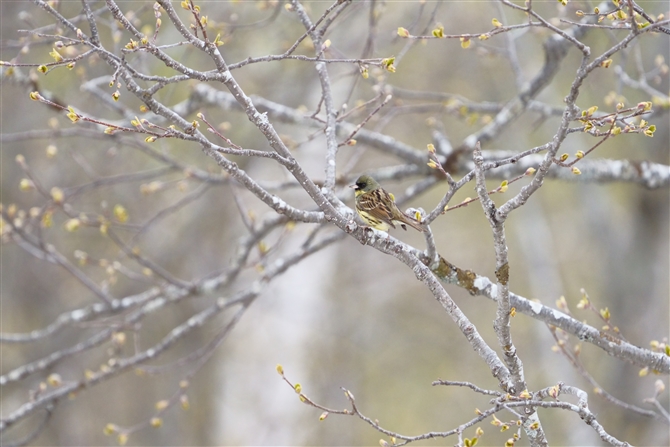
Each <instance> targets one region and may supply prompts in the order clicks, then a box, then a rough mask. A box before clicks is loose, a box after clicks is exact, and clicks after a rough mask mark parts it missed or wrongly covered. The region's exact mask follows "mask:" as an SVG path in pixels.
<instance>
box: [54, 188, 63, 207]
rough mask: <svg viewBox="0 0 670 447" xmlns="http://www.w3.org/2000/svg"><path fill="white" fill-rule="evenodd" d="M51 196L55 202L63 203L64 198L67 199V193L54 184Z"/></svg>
mask: <svg viewBox="0 0 670 447" xmlns="http://www.w3.org/2000/svg"><path fill="white" fill-rule="evenodd" d="M51 198H52V199H53V201H54V202H56V203H58V204H61V203H63V200H65V193H63V190H62V189H60V188H59V187H57V186H54V187H53V188H51Z"/></svg>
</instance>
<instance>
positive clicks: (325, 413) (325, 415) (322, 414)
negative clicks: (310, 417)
mask: <svg viewBox="0 0 670 447" xmlns="http://www.w3.org/2000/svg"><path fill="white" fill-rule="evenodd" d="M327 417H328V412H327V411H324V412H323V413H321V416H319V420H320V421H323V420H324V419H326V418H327Z"/></svg>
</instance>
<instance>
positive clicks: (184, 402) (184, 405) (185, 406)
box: [179, 394, 191, 410]
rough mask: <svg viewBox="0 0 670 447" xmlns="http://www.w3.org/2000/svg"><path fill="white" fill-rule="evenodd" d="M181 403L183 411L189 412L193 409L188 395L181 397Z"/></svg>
mask: <svg viewBox="0 0 670 447" xmlns="http://www.w3.org/2000/svg"><path fill="white" fill-rule="evenodd" d="M179 403H180V404H181V408H182V410H188V409H189V408H190V407H191V404H190V403H189V401H188V396H187V395H186V394H182V395H181V396H179Z"/></svg>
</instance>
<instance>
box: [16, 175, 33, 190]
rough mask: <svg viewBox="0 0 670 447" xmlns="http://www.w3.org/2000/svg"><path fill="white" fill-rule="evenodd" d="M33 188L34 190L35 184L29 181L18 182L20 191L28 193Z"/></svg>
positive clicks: (23, 179) (24, 179) (25, 179)
mask: <svg viewBox="0 0 670 447" xmlns="http://www.w3.org/2000/svg"><path fill="white" fill-rule="evenodd" d="M34 188H35V184H34V183H33V181H32V180H30V179H27V178H22V179H21V181H20V182H19V189H20V190H21V191H30V190H32V189H34Z"/></svg>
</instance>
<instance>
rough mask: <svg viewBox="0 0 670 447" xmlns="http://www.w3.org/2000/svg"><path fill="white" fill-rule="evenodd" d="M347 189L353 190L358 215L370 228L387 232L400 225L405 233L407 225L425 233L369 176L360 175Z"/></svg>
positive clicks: (390, 195) (391, 196) (421, 225)
mask: <svg viewBox="0 0 670 447" xmlns="http://www.w3.org/2000/svg"><path fill="white" fill-rule="evenodd" d="M349 187H350V188H353V189H354V195H355V196H356V211H357V212H358V215H359V216H361V219H363V221H364V222H365V223H366V224H368V225H370V226H371V227H372V228H374V229H376V230H381V231H386V232H388V231H389V229H390V228H395V227H396V225H400V226H401V227H402V229H403V230H405V231H407V227H406V226H405V224H407V225H409V226H410V227H412V228H414V229H416V230H418V231H421V232H425V231H426V227H425V226H424V225H423V224H421V223H420V222H418V221H417V220H415V219H413V218H412V217H410V216H408V215H407V214H405V213H403V212H402V211H400V210H399V209H398V207H397V206H396V204H395V199H394V197H393V194H390V193H388V192H387V191H386V190H385V189H384V188H382V187H381V186H380V185H379V183H377V181H376V180H375V179H373V178H372V177H370V176H369V175H361V176H360V177H358V180H356V183H355V184H353V185H351V186H349Z"/></svg>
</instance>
